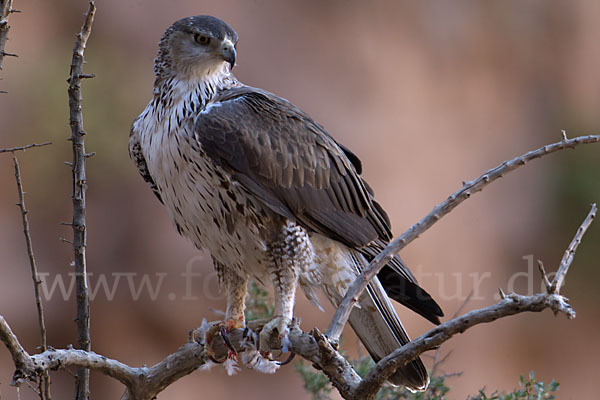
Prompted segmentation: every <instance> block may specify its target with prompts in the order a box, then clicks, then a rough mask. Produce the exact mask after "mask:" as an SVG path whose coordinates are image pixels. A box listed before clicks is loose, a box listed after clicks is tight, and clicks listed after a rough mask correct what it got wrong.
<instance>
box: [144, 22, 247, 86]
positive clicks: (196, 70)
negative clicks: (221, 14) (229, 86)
mask: <svg viewBox="0 0 600 400" xmlns="http://www.w3.org/2000/svg"><path fill="white" fill-rule="evenodd" d="M237 40H238V36H237V33H235V31H234V30H233V29H231V27H230V26H229V25H227V23H225V22H224V21H222V20H220V19H218V18H215V17H211V16H209V15H198V16H195V17H188V18H184V19H180V20H179V21H177V22H175V23H173V25H171V26H170V27H169V28H168V29H167V30H166V31H165V33H164V35H163V37H162V38H161V40H160V43H159V51H158V56H157V58H156V60H155V63H154V72H155V74H156V76H157V79H159V78H167V77H172V76H175V77H177V78H180V79H201V80H203V79H206V78H208V77H210V76H212V75H214V74H229V71H230V70H231V69H232V68H233V66H234V65H235V56H236V51H235V45H236V44H237Z"/></svg>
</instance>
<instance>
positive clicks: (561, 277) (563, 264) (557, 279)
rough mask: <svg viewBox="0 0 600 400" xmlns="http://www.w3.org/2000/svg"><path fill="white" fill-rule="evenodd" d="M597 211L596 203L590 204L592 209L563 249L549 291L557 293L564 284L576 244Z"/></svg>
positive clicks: (579, 241)
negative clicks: (562, 254)
mask: <svg viewBox="0 0 600 400" xmlns="http://www.w3.org/2000/svg"><path fill="white" fill-rule="evenodd" d="M597 211H598V208H597V207H596V203H594V204H592V209H591V210H590V212H589V213H588V215H587V217H586V218H585V220H584V221H583V223H582V224H581V226H580V227H579V229H577V233H576V234H575V237H574V238H573V240H572V241H571V243H570V244H569V247H568V248H567V250H565V255H564V256H563V258H562V260H561V261H560V266H559V267H558V271H556V275H555V276H554V280H553V281H552V284H551V285H550V293H555V294H559V292H560V288H561V287H562V285H563V284H564V281H565V277H566V276H567V272H568V271H569V267H570V266H571V264H572V263H573V259H574V258H575V251H576V250H577V246H579V243H581V239H582V238H583V235H585V231H587V229H588V228H589V227H590V225H591V224H592V221H593V220H594V218H595V217H596V212H597ZM544 279H545V281H547V280H548V278H547V277H544Z"/></svg>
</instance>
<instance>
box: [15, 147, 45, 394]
mask: <svg viewBox="0 0 600 400" xmlns="http://www.w3.org/2000/svg"><path fill="white" fill-rule="evenodd" d="M13 164H14V166H15V179H16V181H17V192H18V195H19V202H18V203H17V205H18V206H19V209H20V210H21V217H22V220H23V233H24V234H25V243H26V245H27V256H28V257H29V265H30V267H31V279H32V280H33V292H34V295H35V305H36V307H37V312H38V324H39V326H40V343H41V346H40V348H41V350H42V352H44V351H46V350H47V349H48V346H47V343H46V322H45V321H44V305H43V304H42V298H41V295H40V285H41V284H42V281H41V280H40V277H39V275H38V270H37V264H36V262H35V256H34V254H33V244H32V243H31V233H30V232H29V220H28V218H27V213H28V211H27V207H26V206H25V192H24V191H23V184H22V182H21V169H20V167H19V161H18V160H17V157H16V156H15V155H14V154H13ZM39 392H40V398H41V399H42V400H50V378H49V376H48V371H45V372H44V373H43V374H42V378H41V379H40V382H39Z"/></svg>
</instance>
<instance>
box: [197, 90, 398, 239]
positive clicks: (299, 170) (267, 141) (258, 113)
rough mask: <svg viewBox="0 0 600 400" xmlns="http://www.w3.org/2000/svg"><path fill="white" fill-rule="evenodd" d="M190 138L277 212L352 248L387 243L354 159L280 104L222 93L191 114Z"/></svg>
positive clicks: (386, 228) (249, 94) (384, 221)
mask: <svg viewBox="0 0 600 400" xmlns="http://www.w3.org/2000/svg"><path fill="white" fill-rule="evenodd" d="M195 135H196V138H197V140H198V141H199V142H200V144H201V147H202V151H204V152H206V154H207V155H208V156H209V157H210V158H211V159H213V161H214V162H217V163H219V164H220V165H221V166H222V167H224V168H226V169H229V170H230V171H231V173H232V174H233V176H234V178H235V179H237V180H238V181H239V182H240V183H241V184H242V185H243V186H244V187H245V188H246V189H247V190H249V191H250V192H251V193H253V194H254V195H256V196H257V197H258V198H260V199H261V200H262V201H263V202H264V203H265V204H266V205H267V206H268V207H270V208H271V209H272V210H273V211H275V212H277V213H278V214H280V215H282V216H285V217H286V218H293V219H294V220H296V221H298V222H299V223H300V224H302V225H304V226H305V227H307V228H309V229H311V230H314V231H316V232H319V233H322V234H324V235H327V236H329V237H332V238H334V239H336V240H339V241H341V242H343V243H345V244H347V245H350V246H352V247H362V246H365V245H367V244H368V243H370V242H371V241H373V240H375V239H377V238H381V239H383V240H386V241H387V240H389V239H390V238H391V232H390V224H389V219H388V217H387V215H386V214H385V212H384V211H383V209H382V208H381V207H380V206H379V205H378V204H377V203H376V202H375V200H374V199H373V195H372V191H371V189H370V188H369V187H368V185H367V184H366V182H364V181H363V179H362V178H361V177H360V175H359V174H360V170H361V165H360V160H359V159H358V157H356V155H354V154H353V153H352V152H350V150H348V149H347V148H345V147H342V146H340V145H339V144H338V143H337V142H336V141H335V140H334V139H333V138H332V137H331V136H330V135H329V134H328V133H327V132H326V131H325V129H324V128H323V127H321V126H320V125H319V124H317V123H316V122H314V121H313V120H312V119H311V118H310V117H308V116H307V115H306V114H305V113H303V112H302V111H301V110H300V109H298V108H297V107H295V106H293V105H292V104H291V103H289V102H288V101H286V100H284V99H281V98H279V97H277V96H275V95H273V94H271V93H268V92H265V91H262V90H259V89H255V88H251V87H247V86H245V87H236V88H233V89H229V90H227V91H225V92H223V93H222V94H221V95H219V97H218V98H217V99H215V102H214V104H212V105H209V106H208V107H207V108H206V109H205V110H204V111H202V112H201V113H200V114H199V115H198V117H197V119H196V125H195Z"/></svg>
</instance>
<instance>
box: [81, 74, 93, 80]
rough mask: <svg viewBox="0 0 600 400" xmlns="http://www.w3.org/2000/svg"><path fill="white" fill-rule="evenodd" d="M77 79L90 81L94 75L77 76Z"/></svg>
mask: <svg viewBox="0 0 600 400" xmlns="http://www.w3.org/2000/svg"><path fill="white" fill-rule="evenodd" d="M77 77H78V78H79V79H92V78H95V77H96V74H79V75H77Z"/></svg>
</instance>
